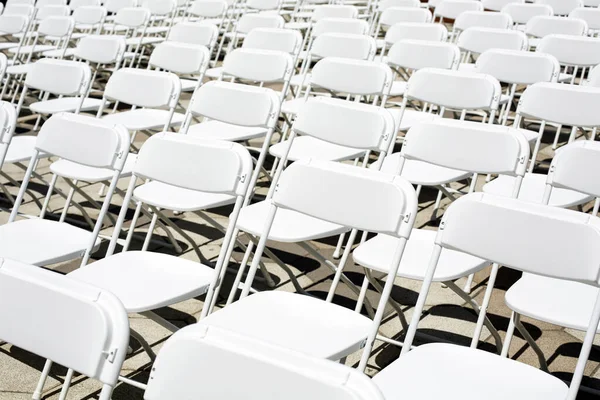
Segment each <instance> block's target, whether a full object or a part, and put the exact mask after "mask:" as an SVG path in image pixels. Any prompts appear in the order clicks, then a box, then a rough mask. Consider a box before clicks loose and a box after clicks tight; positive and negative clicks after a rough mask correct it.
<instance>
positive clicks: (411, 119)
mask: <svg viewBox="0 0 600 400" xmlns="http://www.w3.org/2000/svg"><path fill="white" fill-rule="evenodd" d="M390 112H391V113H392V116H393V117H394V121H396V128H397V129H398V130H399V131H407V130H409V129H410V128H411V127H412V126H413V125H415V124H418V123H421V122H430V121H433V120H434V119H436V118H440V116H439V115H437V114H431V113H428V112H422V111H417V110H404V115H403V116H402V121H400V108H398V109H391V110H390Z"/></svg>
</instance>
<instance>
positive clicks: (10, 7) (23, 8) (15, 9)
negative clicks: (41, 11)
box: [2, 3, 35, 17]
mask: <svg viewBox="0 0 600 400" xmlns="http://www.w3.org/2000/svg"><path fill="white" fill-rule="evenodd" d="M34 12H35V7H34V6H33V5H32V4H27V3H24V4H7V5H6V7H4V12H3V13H2V15H3V16H9V15H22V16H25V17H32V16H33V13H34Z"/></svg>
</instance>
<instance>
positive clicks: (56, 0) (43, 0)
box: [35, 0, 67, 8]
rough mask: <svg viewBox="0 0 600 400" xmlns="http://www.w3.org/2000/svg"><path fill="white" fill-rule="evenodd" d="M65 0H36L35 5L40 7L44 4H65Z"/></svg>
mask: <svg viewBox="0 0 600 400" xmlns="http://www.w3.org/2000/svg"><path fill="white" fill-rule="evenodd" d="M66 5H67V0H36V2H35V6H36V7H37V8H42V7H45V6H66Z"/></svg>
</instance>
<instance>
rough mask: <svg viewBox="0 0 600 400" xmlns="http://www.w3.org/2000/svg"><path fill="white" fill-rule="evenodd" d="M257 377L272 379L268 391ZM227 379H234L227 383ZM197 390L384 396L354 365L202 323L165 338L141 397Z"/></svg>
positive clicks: (244, 395)
mask: <svg viewBox="0 0 600 400" xmlns="http://www.w3.org/2000/svg"><path fill="white" fill-rule="evenodd" d="M261 376H270V377H272V378H273V384H272V385H270V387H269V390H268V391H265V390H263V389H262V386H261V383H260V378H259V377H261ZM232 380H234V381H235V382H237V384H235V385H231V384H230V382H231V381H232ZM200 388H201V389H200ZM290 388H293V390H291V391H290V390H289V389H290ZM200 392H202V393H204V394H205V395H207V396H210V397H212V398H221V399H228V400H242V399H244V400H259V399H260V400H276V399H281V398H284V397H285V398H286V399H287V400H301V399H302V400H304V399H309V398H312V399H336V400H383V396H382V395H381V393H380V392H379V390H378V389H377V387H376V386H375V385H374V384H373V383H372V382H371V381H370V379H369V378H368V377H366V376H365V375H364V374H362V373H360V372H358V371H356V370H355V369H351V368H349V367H346V366H345V365H341V364H339V363H335V362H332V361H329V360H322V359H317V358H313V357H309V356H306V355H303V354H299V353H296V352H292V351H289V350H287V349H283V348H279V347H274V346H272V345H269V344H267V343H264V342H259V341H257V340H253V339H251V338H248V337H242V336H239V335H236V334H234V333H231V332H228V331H225V330H222V329H220V328H217V327H213V326H210V327H207V326H201V325H199V326H194V327H187V328H183V329H181V330H179V331H178V332H177V333H176V334H174V335H173V336H171V337H170V338H169V340H167V342H166V343H165V345H164V346H163V348H162V349H161V351H160V353H159V355H158V357H157V358H156V361H155V363H154V365H153V367H152V374H151V376H150V379H149V384H148V388H147V389H146V392H145V393H144V399H145V400H167V399H172V398H180V399H184V398H194V397H196V396H197V395H198V394H199V393H200Z"/></svg>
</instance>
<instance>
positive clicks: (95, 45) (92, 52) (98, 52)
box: [75, 8, 126, 64]
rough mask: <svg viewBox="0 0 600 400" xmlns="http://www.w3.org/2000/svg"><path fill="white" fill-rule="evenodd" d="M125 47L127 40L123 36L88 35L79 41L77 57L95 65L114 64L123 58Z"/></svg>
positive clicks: (76, 50)
mask: <svg viewBox="0 0 600 400" xmlns="http://www.w3.org/2000/svg"><path fill="white" fill-rule="evenodd" d="M80 9H81V8H78V10H80ZM125 47H126V44H125V38H124V37H121V36H111V35H88V36H84V37H82V38H81V39H79V42H78V43H77V47H76V48H75V57H78V58H81V59H83V60H86V61H90V62H93V63H99V64H114V63H116V62H117V61H118V60H120V59H121V57H122V56H123V53H124V52H125Z"/></svg>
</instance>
